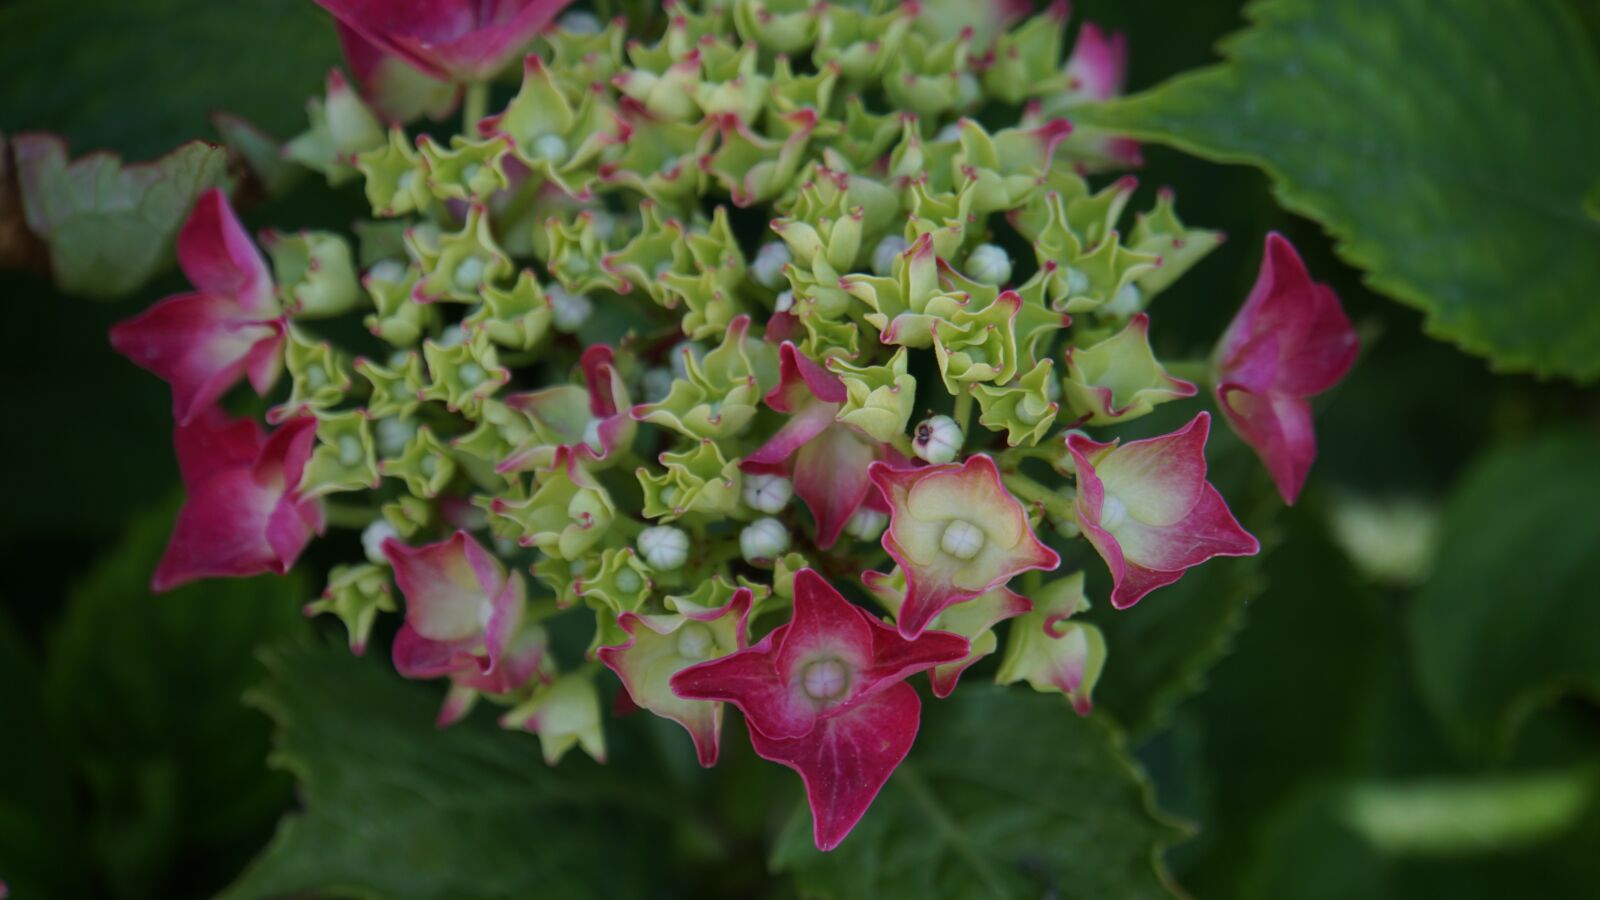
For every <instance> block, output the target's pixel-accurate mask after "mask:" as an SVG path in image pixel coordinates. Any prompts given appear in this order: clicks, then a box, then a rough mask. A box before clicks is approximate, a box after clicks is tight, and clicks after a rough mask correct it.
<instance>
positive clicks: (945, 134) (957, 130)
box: [933, 122, 961, 143]
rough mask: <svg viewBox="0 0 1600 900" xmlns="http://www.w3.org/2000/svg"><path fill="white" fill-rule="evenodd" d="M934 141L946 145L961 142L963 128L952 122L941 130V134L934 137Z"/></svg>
mask: <svg viewBox="0 0 1600 900" xmlns="http://www.w3.org/2000/svg"><path fill="white" fill-rule="evenodd" d="M933 139H934V140H935V141H938V142H940V143H944V142H946V141H959V140H961V126H960V125H959V124H957V123H955V122H951V123H950V124H949V125H946V126H945V127H943V128H941V129H939V133H938V134H936V135H934V136H933Z"/></svg>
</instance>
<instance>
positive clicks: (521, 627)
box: [383, 531, 545, 724]
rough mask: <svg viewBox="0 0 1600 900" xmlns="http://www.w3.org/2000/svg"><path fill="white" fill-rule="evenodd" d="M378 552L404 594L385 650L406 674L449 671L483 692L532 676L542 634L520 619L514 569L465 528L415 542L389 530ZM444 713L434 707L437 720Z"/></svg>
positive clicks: (523, 613) (522, 596) (522, 589)
mask: <svg viewBox="0 0 1600 900" xmlns="http://www.w3.org/2000/svg"><path fill="white" fill-rule="evenodd" d="M383 554H384V557H385V558H386V559H388V561H389V564H390V565H391V566H393V567H394V580H395V584H396V586H398V587H399V589H400V594H401V596H403V597H404V598H405V601H406V618H405V624H404V625H402V626H401V627H400V633H399V634H397V635H396V636H395V639H394V647H393V650H392V655H393V658H394V667H395V669H396V671H398V672H399V673H400V674H401V675H403V676H405V677H406V678H438V677H441V676H444V677H449V678H450V680H451V681H452V682H453V683H454V684H455V685H456V686H458V687H461V688H470V689H472V690H474V691H480V692H483V693H488V694H505V693H510V692H511V691H514V690H516V689H518V688H520V687H523V686H524V685H526V684H527V683H528V680H529V679H530V678H533V677H534V675H535V673H536V672H537V671H538V669H539V665H540V663H541V662H542V661H543V660H544V656H545V639H544V633H543V629H542V628H540V627H539V626H537V625H535V624H532V623H530V622H528V621H527V593H526V584H525V583H524V581H523V579H522V575H521V574H520V573H518V572H510V573H507V571H506V568H505V565H504V564H503V563H501V562H500V560H499V559H497V558H496V557H495V556H494V555H493V554H492V553H490V552H489V551H487V550H485V549H484V548H483V546H482V545H481V544H479V543H478V542H477V541H476V540H475V539H473V537H472V536H471V535H469V534H467V533H466V532H465V531H457V532H456V533H455V534H453V535H451V536H450V537H449V538H446V539H445V540H443V541H440V542H438V543H434V544H427V545H425V546H422V547H412V546H409V545H407V544H404V543H402V542H400V541H399V540H396V539H395V538H389V539H388V540H386V541H384V543H383ZM458 699H459V698H458ZM447 709H448V708H447ZM449 720H450V718H449V717H448V716H444V715H441V724H444V723H447V722H448V721H449Z"/></svg>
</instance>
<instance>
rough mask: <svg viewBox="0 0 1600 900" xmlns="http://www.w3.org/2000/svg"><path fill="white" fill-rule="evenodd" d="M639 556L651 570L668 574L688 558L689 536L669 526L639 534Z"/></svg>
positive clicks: (647, 529) (657, 527)
mask: <svg viewBox="0 0 1600 900" xmlns="http://www.w3.org/2000/svg"><path fill="white" fill-rule="evenodd" d="M639 555H640V556H642V557H644V561H645V562H646V563H648V564H649V565H650V568H652V569H659V570H661V571H663V572H670V571H671V570H673V569H676V568H678V567H679V566H681V565H683V564H684V561H686V560H687V559H688V558H689V536H688V535H687V534H684V533H683V531H682V530H681V529H677V528H673V527H672V526H671V525H657V526H655V527H653V528H646V529H645V530H643V531H641V532H639Z"/></svg>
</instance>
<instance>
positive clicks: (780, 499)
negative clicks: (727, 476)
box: [744, 474, 794, 515]
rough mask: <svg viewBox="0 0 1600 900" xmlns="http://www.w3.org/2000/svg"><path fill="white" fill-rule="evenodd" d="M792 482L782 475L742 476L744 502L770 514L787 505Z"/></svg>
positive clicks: (792, 490) (792, 489)
mask: <svg viewBox="0 0 1600 900" xmlns="http://www.w3.org/2000/svg"><path fill="white" fill-rule="evenodd" d="M793 494H794V483H793V482H791V481H789V479H787V478H785V477H783V476H782V475H769V474H756V475H746V476H745V478H744V502H745V503H747V504H749V506H750V508H751V509H754V510H756V511H758V512H764V513H767V514H769V515H770V514H772V513H776V512H780V511H782V509H783V508H784V507H785V506H788V505H789V498H790V497H791V496H793Z"/></svg>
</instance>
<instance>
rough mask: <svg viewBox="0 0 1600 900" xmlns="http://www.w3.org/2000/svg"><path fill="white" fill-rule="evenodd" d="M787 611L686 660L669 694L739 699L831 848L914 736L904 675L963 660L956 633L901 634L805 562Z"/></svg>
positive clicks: (914, 711) (913, 705)
mask: <svg viewBox="0 0 1600 900" xmlns="http://www.w3.org/2000/svg"><path fill="white" fill-rule="evenodd" d="M794 592H795V596H794V616H793V618H792V619H791V620H790V621H789V623H788V624H787V625H780V626H779V627H778V628H776V629H775V630H773V632H772V633H771V634H768V635H767V636H766V637H765V638H762V639H761V641H760V642H759V643H757V644H756V645H755V646H753V647H750V648H749V649H746V650H740V651H739V652H737V653H734V654H731V655H729V656H725V657H723V658H721V659H715V660H711V661H710V662H704V663H700V664H699V665H695V666H690V667H689V668H686V669H684V670H683V671H681V672H679V673H678V674H676V675H674V676H673V677H672V682H671V684H672V690H673V692H674V693H676V694H677V695H678V696H679V697H683V698H685V699H693V700H723V701H727V702H729V703H732V704H733V705H734V706H737V707H738V708H739V710H740V711H741V712H743V713H744V716H745V721H746V722H747V723H748V725H749V726H750V743H751V744H752V745H753V746H754V747H755V751H756V753H758V754H760V755H761V756H762V757H763V758H765V759H770V760H772V761H773V762H778V763H782V764H783V765H786V766H788V767H789V768H791V769H794V770H795V771H796V772H799V773H800V778H801V780H802V781H804V782H805V786H806V799H807V800H808V801H809V802H810V805H811V818H812V836H813V837H814V838H815V840H816V844H817V847H818V848H819V849H822V850H831V849H833V848H834V847H836V846H838V844H839V842H840V841H842V840H844V838H845V836H846V835H847V834H849V833H850V829H852V828H854V827H855V824H856V822H858V821H860V819H861V816H862V815H863V814H865V813H866V811H867V807H868V806H870V805H872V801H873V799H874V798H875V797H877V796H878V791H879V790H881V789H882V788H883V785H884V783H885V782H887V781H888V780H889V775H890V774H891V773H892V772H894V770H895V767H896V766H898V765H900V762H901V760H903V759H905V757H906V754H907V753H908V752H910V750H911V744H912V742H913V741H915V740H916V736H917V727H918V724H919V719H920V716H921V711H922V702H921V701H920V700H919V699H918V698H917V692H916V691H915V690H914V689H913V688H912V687H911V686H910V685H908V684H906V683H905V679H906V678H907V677H908V676H910V675H913V674H915V673H917V672H921V671H923V670H926V669H929V668H932V667H933V666H937V665H941V664H943V663H948V662H954V661H955V660H958V659H961V658H963V657H965V656H966V655H967V650H968V647H967V641H966V639H965V638H962V637H959V636H957V635H953V634H947V633H945V632H942V631H930V632H927V633H926V634H924V635H922V636H921V637H919V638H917V639H916V640H906V639H905V638H902V637H901V636H900V635H899V634H897V633H895V630H894V629H893V628H890V627H888V626H887V625H884V624H883V623H881V622H879V621H878V620H877V619H875V618H873V617H872V616H871V615H870V614H868V613H867V611H866V610H864V609H861V608H860V607H858V606H855V605H853V604H851V603H850V602H849V601H847V600H845V599H844V597H842V596H841V595H840V594H839V592H838V591H836V590H834V589H833V587H832V586H831V585H829V584H828V583H827V582H826V581H824V580H823V579H822V576H821V575H818V574H817V573H816V572H815V571H813V570H811V569H801V570H800V571H799V572H798V573H796V575H795V582H794Z"/></svg>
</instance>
